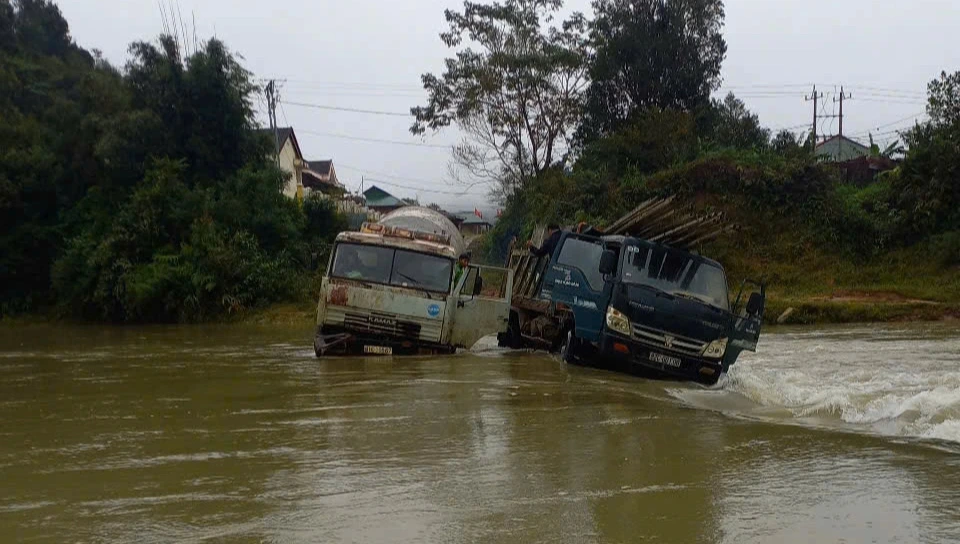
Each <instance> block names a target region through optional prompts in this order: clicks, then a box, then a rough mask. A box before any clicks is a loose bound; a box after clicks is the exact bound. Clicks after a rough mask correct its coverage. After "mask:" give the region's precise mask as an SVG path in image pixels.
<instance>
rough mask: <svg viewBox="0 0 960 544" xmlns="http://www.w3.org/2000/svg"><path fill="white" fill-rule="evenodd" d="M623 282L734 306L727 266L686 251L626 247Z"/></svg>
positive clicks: (724, 305)
mask: <svg viewBox="0 0 960 544" xmlns="http://www.w3.org/2000/svg"><path fill="white" fill-rule="evenodd" d="M626 254H627V258H626V262H625V263H624V267H623V282H624V283H629V284H634V285H646V286H648V287H653V288H654V289H657V290H659V291H663V292H665V293H669V294H671V295H674V296H678V297H683V298H689V299H695V300H699V301H701V302H704V303H706V304H709V305H711V306H715V307H717V308H720V309H722V310H729V309H730V301H729V299H728V297H727V280H726V277H725V275H724V273H723V269H721V268H720V267H718V266H716V265H713V264H711V263H707V262H704V261H701V260H699V259H697V258H695V257H694V256H693V255H690V254H689V253H686V252H684V251H679V250H675V249H669V248H665V247H662V246H643V245H641V246H630V247H628V248H626Z"/></svg>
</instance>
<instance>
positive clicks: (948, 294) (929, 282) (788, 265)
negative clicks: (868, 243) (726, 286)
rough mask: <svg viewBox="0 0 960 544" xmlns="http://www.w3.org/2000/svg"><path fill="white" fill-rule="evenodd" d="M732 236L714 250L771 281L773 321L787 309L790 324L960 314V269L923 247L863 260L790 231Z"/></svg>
mask: <svg viewBox="0 0 960 544" xmlns="http://www.w3.org/2000/svg"><path fill="white" fill-rule="evenodd" d="M776 230H777V231H778V232H771V233H769V234H760V235H758V236H752V237H750V238H749V241H744V239H741V240H737V239H728V240H726V241H725V242H723V243H718V244H716V245H715V246H713V247H710V248H707V249H706V251H705V253H706V254H707V255H710V256H712V257H715V258H717V260H719V261H720V262H721V263H723V264H724V266H725V267H726V268H727V271H728V274H729V275H730V279H731V285H732V286H737V285H738V284H739V281H740V278H744V277H749V278H754V279H757V278H761V277H763V278H765V279H766V281H767V286H768V289H767V301H768V302H767V312H766V320H767V321H768V322H775V321H776V320H777V318H778V317H779V316H780V315H781V314H783V312H784V311H786V310H787V309H788V308H793V310H794V313H793V314H792V315H791V316H790V318H789V320H788V321H787V323H792V324H821V323H860V322H892V321H931V320H942V319H954V318H957V317H960V268H958V267H955V266H954V267H944V266H942V265H940V264H938V263H937V262H936V260H935V259H931V258H930V257H929V255H927V253H926V251H925V250H924V249H923V248H921V247H916V248H908V249H899V250H895V251H892V252H889V253H887V254H884V255H881V256H878V257H874V258H869V259H868V258H863V257H853V256H845V255H838V254H837V253H835V252H832V251H830V249H831V248H825V247H820V246H818V245H816V244H814V243H811V242H808V241H804V240H802V239H799V238H798V237H797V236H795V235H792V234H791V233H790V232H789V231H788V230H784V229H776Z"/></svg>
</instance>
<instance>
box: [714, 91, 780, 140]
mask: <svg viewBox="0 0 960 544" xmlns="http://www.w3.org/2000/svg"><path fill="white" fill-rule="evenodd" d="M701 123H702V125H704V127H703V134H704V137H705V139H706V140H708V141H709V142H710V143H712V144H714V145H716V146H719V147H732V148H736V149H762V148H765V147H767V146H768V145H770V130H769V129H765V128H763V127H762V126H760V118H759V117H757V115H756V114H755V113H752V112H751V111H750V110H748V109H747V106H746V104H744V103H743V101H742V100H740V99H739V98H737V97H736V96H734V94H733V93H729V94H728V95H727V97H726V98H725V99H723V100H722V101H721V100H717V99H712V100H711V102H710V107H709V108H707V110H706V113H705V115H704V116H703V119H702V120H701Z"/></svg>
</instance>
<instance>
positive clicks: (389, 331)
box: [324, 306, 443, 342]
mask: <svg viewBox="0 0 960 544" xmlns="http://www.w3.org/2000/svg"><path fill="white" fill-rule="evenodd" d="M324 323H325V324H328V325H340V326H343V327H346V328H348V329H351V330H355V331H363V332H372V333H376V334H385V335H388V336H392V337H394V338H398V339H408V340H413V339H417V340H421V341H424V342H439V341H440V330H441V326H442V324H443V322H442V321H440V320H428V319H420V318H417V317H413V316H408V315H404V316H401V315H397V314H391V313H387V312H367V311H365V310H362V309H360V308H344V307H339V306H328V307H327V315H326V318H325V319H324Z"/></svg>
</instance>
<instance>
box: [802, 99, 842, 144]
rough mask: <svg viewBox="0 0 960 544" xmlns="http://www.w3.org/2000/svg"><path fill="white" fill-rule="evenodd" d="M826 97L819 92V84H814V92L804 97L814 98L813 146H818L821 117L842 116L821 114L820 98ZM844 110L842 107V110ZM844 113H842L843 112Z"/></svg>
mask: <svg viewBox="0 0 960 544" xmlns="http://www.w3.org/2000/svg"><path fill="white" fill-rule="evenodd" d="M823 97H824V94H823V93H817V86H816V85H814V86H813V94H812V95H810V96H805V97H803V98H804V100H806V101H807V102H809V101H811V100H813V146H814V147H816V146H817V121H819V120H820V119H832V118H835V117H840V116H838V115H820V113H819V112H820V110H819V108H818V106H819V102H820V99H821V98H823ZM842 111H843V110H842V109H841V112H842ZM841 115H842V113H841ZM840 133H841V134H842V133H843V128H842V125H841V129H840Z"/></svg>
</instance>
